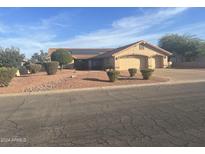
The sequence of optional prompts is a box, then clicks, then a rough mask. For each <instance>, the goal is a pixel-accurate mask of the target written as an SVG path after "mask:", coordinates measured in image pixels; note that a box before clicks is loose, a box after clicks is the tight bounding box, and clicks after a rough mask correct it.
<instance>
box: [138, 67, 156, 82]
mask: <svg viewBox="0 0 205 154" xmlns="http://www.w3.org/2000/svg"><path fill="white" fill-rule="evenodd" d="M140 72H141V73H142V76H143V79H144V80H148V79H149V78H150V77H151V75H152V73H153V72H154V70H153V69H144V70H141V71H140Z"/></svg>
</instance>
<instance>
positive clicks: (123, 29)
mask: <svg viewBox="0 0 205 154" xmlns="http://www.w3.org/2000/svg"><path fill="white" fill-rule="evenodd" d="M187 9H188V8H166V9H160V10H159V11H154V12H145V13H144V14H142V15H137V16H130V17H125V18H122V19H119V20H117V21H114V22H113V23H112V28H110V29H100V30H97V31H95V32H91V33H87V34H84V35H79V36H76V37H75V38H73V39H69V40H66V41H62V42H48V43H47V46H49V45H50V46H55V47H58V46H61V47H63V46H64V47H65V46H72V47H79V45H80V47H88V46H89V47H116V46H120V45H123V44H126V43H131V42H133V41H137V39H138V38H139V37H140V36H144V33H145V31H146V30H148V29H150V28H154V26H161V24H163V23H165V22H167V21H169V20H170V19H171V18H173V17H174V16H176V15H178V14H180V13H182V12H184V11H185V10H187Z"/></svg>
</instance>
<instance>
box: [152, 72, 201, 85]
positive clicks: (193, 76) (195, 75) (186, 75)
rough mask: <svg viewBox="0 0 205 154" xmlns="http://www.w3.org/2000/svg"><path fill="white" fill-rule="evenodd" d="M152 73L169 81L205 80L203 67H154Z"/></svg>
mask: <svg viewBox="0 0 205 154" xmlns="http://www.w3.org/2000/svg"><path fill="white" fill-rule="evenodd" d="M154 75H156V76H159V77H165V78H169V79H170V81H171V82H186V81H202V80H204V81H205V69H156V70H155V72H154Z"/></svg>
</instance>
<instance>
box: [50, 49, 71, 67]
mask: <svg viewBox="0 0 205 154" xmlns="http://www.w3.org/2000/svg"><path fill="white" fill-rule="evenodd" d="M51 61H58V62H59V65H60V68H61V69H63V65H66V64H69V63H71V62H72V61H73V57H72V55H71V53H70V52H69V51H67V50H65V49H57V50H56V51H55V52H53V53H52V54H51Z"/></svg>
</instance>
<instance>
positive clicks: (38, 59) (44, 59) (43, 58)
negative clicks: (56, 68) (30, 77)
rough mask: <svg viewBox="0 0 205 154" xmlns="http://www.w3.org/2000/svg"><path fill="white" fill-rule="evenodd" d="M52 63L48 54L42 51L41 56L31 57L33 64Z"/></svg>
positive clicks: (34, 55)
mask: <svg viewBox="0 0 205 154" xmlns="http://www.w3.org/2000/svg"><path fill="white" fill-rule="evenodd" d="M48 61H50V59H49V57H48V53H47V52H44V51H43V50H40V54H39V53H37V52H36V53H34V54H33V55H32V57H31V62H32V63H41V64H43V63H45V62H48Z"/></svg>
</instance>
